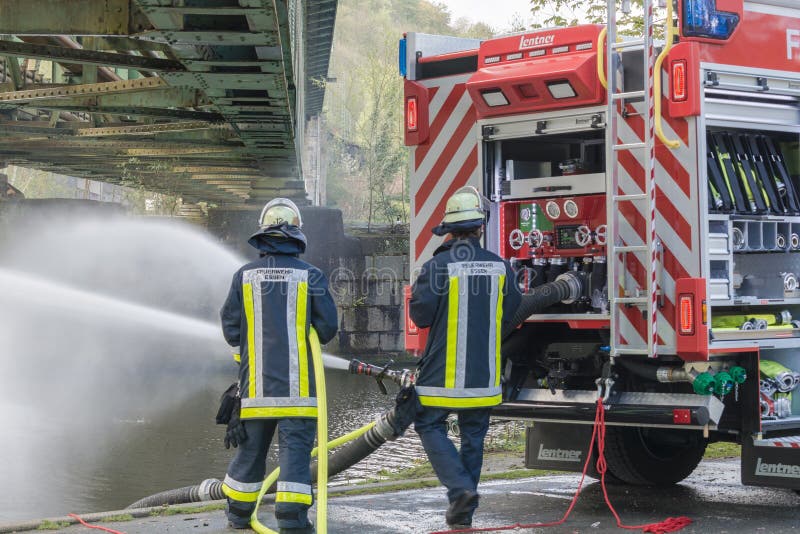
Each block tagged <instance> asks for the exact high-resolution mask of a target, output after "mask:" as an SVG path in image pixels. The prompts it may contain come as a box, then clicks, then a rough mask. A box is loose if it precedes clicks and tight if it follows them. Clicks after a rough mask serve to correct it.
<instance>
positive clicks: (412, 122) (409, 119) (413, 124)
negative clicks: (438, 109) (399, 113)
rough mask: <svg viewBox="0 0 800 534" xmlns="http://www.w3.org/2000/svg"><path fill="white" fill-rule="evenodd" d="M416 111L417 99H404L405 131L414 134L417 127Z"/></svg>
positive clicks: (411, 97) (417, 116)
mask: <svg viewBox="0 0 800 534" xmlns="http://www.w3.org/2000/svg"><path fill="white" fill-rule="evenodd" d="M417 110H418V108H417V97H415V96H410V97H408V98H407V99H406V129H407V130H408V131H409V132H416V131H417V127H418V126H419V122H418V118H419V115H418V114H417Z"/></svg>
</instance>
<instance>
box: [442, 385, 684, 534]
mask: <svg viewBox="0 0 800 534" xmlns="http://www.w3.org/2000/svg"><path fill="white" fill-rule="evenodd" d="M595 441H597V472H598V473H600V486H601V487H602V488H603V498H604V499H605V501H606V506H608V509H609V510H611V513H612V514H613V515H614V519H616V520H617V527H619V528H623V529H627V530H641V531H642V532H646V533H651V534H666V533H668V532H677V531H679V530H682V529H683V528H685V527H687V526H688V525H690V524H691V523H692V520H691V519H689V518H688V517H685V516H681V517H668V518H667V519H665V520H664V521H661V522H660V523H647V524H643V525H624V524H623V523H622V520H621V519H620V517H619V514H618V513H617V511H616V510H615V509H614V506H613V505H612V504H611V499H609V497H608V491H607V489H606V470H607V466H606V457H605V447H606V409H605V406H603V401H602V399H597V411H596V412H595V419H594V427H593V429H592V441H591V442H590V443H589V452H588V453H587V455H586V462H585V463H584V464H583V473H582V474H581V480H580V482H579V483H578V489H577V490H575V495H574V496H573V497H572V502H570V503H569V507H568V508H567V511H566V512H564V516H563V517H562V518H561V519H559V520H558V521H551V522H549V523H528V524H522V523H515V524H513V525H504V526H500V527H483V528H464V529H457V530H440V531H437V532H432V533H431V534H456V533H462V532H464V533H466V532H498V531H502V530H516V529H530V528H545V527H555V526H558V525H562V524H564V523H565V522H566V521H567V518H568V517H569V515H570V514H571V513H572V509H573V508H574V507H575V503H577V502H578V497H579V496H580V494H581V490H582V489H583V482H584V480H585V479H586V472H587V471H588V470H589V462H590V461H591V459H592V453H593V452H594V446H595Z"/></svg>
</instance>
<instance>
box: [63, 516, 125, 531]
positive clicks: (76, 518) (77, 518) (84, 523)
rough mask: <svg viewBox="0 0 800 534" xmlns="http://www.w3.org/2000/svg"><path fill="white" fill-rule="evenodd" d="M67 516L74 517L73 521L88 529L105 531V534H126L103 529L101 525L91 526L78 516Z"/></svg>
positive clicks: (106, 528) (111, 529)
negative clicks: (108, 533) (107, 533)
mask: <svg viewBox="0 0 800 534" xmlns="http://www.w3.org/2000/svg"><path fill="white" fill-rule="evenodd" d="M67 515H68V516H69V517H72V518H73V519H75V520H77V521H78V523H80V524H81V525H83V526H84V527H86V528H93V529H96V530H103V531H105V532H110V533H111V534H125V533H124V532H120V531H119V530H114V529H113V528H108V527H101V526H100V525H90V524H89V523H87V522H86V521H84V520H83V519H82V518H81V517H80V516H79V515H78V514H67Z"/></svg>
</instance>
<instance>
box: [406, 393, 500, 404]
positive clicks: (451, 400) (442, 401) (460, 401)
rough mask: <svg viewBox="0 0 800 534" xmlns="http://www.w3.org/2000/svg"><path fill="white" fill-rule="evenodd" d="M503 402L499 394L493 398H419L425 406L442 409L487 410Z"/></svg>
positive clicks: (421, 396) (423, 396) (425, 396)
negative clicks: (486, 408)
mask: <svg viewBox="0 0 800 534" xmlns="http://www.w3.org/2000/svg"><path fill="white" fill-rule="evenodd" d="M501 402H503V395H502V394H501V393H498V394H497V395H492V396H491V397H466V398H463V397H429V396H427V395H420V396H419V403H420V404H422V405H423V406H436V407H440V408H485V407H488V406H497V405H498V404H500V403H501Z"/></svg>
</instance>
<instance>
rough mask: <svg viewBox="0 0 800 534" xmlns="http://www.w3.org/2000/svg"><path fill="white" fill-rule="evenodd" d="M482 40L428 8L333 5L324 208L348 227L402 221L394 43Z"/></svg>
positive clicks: (376, 2) (392, 3) (472, 28)
mask: <svg viewBox="0 0 800 534" xmlns="http://www.w3.org/2000/svg"><path fill="white" fill-rule="evenodd" d="M410 31H414V32H424V33H438V34H444V35H460V36H465V37H473V38H486V37H489V36H490V35H491V34H492V33H493V30H492V28H490V27H489V26H488V25H486V24H484V23H477V24H472V23H470V22H469V21H468V20H466V19H459V20H457V21H455V22H453V21H452V20H451V16H450V13H449V12H448V11H447V9H446V8H445V6H444V5H443V4H441V3H439V2H433V1H429V0H340V2H339V7H338V11H337V17H336V33H335V35H334V44H333V51H332V55H331V67H330V72H329V76H330V77H331V78H334V79H336V82H335V83H327V84H326V87H325V92H326V96H325V110H324V118H325V124H326V127H327V129H328V130H329V132H328V134H329V135H328V143H327V146H326V151H327V153H328V162H329V163H328V168H327V177H328V178H327V192H328V203H329V205H333V206H336V207H338V208H340V209H341V210H342V212H343V214H344V217H345V220H346V221H348V222H356V221H357V222H366V223H367V225H368V227H371V226H372V225H374V224H378V223H381V224H395V223H398V222H399V223H405V222H407V220H408V209H409V208H408V201H407V198H408V169H407V163H406V162H407V159H408V151H407V150H406V147H405V146H404V145H403V79H402V77H401V76H400V75H399V73H398V69H397V41H398V39H400V37H402V34H403V33H404V32H410Z"/></svg>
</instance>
